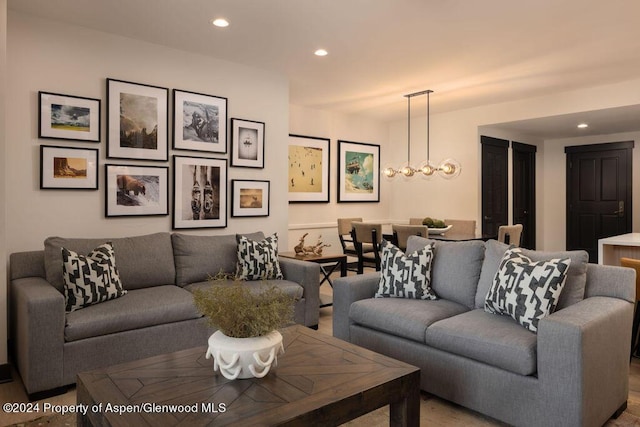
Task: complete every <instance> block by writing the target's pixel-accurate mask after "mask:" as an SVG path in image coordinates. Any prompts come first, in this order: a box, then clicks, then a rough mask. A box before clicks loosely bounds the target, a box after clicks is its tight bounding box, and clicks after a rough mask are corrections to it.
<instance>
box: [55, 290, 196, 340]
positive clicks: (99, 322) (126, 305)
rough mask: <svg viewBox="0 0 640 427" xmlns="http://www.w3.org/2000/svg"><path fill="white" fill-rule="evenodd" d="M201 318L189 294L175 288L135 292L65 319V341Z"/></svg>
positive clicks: (80, 311) (90, 307) (87, 308)
mask: <svg viewBox="0 0 640 427" xmlns="http://www.w3.org/2000/svg"><path fill="white" fill-rule="evenodd" d="M199 317H202V315H201V314H200V313H198V311H197V310H196V308H195V306H194V305H193V296H192V295H191V293H190V292H188V291H186V290H184V289H182V288H180V287H178V286H174V285H166V286H155V287H151V288H144V289H136V290H131V291H129V292H127V294H126V295H123V296H122V297H120V298H118V299H114V300H110V301H105V302H103V303H102V304H97V305H92V306H89V307H85V308H84V309H82V310H77V311H73V312H71V313H68V314H67V316H66V326H65V328H64V336H65V341H77V340H81V339H84V338H90V337H96V336H101V335H107V334H114V333H117V332H123V331H129V330H133V329H140V328H145V327H149V326H155V325H162V324H165V323H172V322H180V321H183V320H189V319H196V318H199Z"/></svg>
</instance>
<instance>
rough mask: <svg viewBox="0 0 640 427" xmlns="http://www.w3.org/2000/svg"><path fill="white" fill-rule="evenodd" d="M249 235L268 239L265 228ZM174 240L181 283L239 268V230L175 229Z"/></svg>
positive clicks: (205, 278)
mask: <svg viewBox="0 0 640 427" xmlns="http://www.w3.org/2000/svg"><path fill="white" fill-rule="evenodd" d="M246 236H247V237H248V238H250V239H252V240H262V239H264V234H263V233H262V232H257V233H251V234H247V235H246ZM171 240H172V243H173V256H174V259H175V263H176V284H177V285H178V286H184V285H187V284H189V283H196V282H202V281H205V280H207V278H208V277H209V276H212V277H213V276H216V275H217V274H218V273H220V272H223V273H226V274H234V273H235V271H236V263H237V262H238V255H237V251H238V243H237V241H236V235H235V234H228V235H223V236H191V235H188V234H180V233H173V235H172V236H171Z"/></svg>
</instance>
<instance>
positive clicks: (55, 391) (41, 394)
mask: <svg viewBox="0 0 640 427" xmlns="http://www.w3.org/2000/svg"><path fill="white" fill-rule="evenodd" d="M67 390H69V387H68V386H66V385H65V386H62V387H56V388H52V389H51V390H44V391H37V392H35V393H29V394H27V397H28V398H29V402H33V401H35V400H42V399H48V398H50V397H53V396H58V395H59V394H65V393H66V392H67Z"/></svg>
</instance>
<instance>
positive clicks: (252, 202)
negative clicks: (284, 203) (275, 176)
mask: <svg viewBox="0 0 640 427" xmlns="http://www.w3.org/2000/svg"><path fill="white" fill-rule="evenodd" d="M270 184H271V183H270V182H269V181H258V180H244V179H233V180H231V216H232V217H252V216H269V198H270V194H269V188H270Z"/></svg>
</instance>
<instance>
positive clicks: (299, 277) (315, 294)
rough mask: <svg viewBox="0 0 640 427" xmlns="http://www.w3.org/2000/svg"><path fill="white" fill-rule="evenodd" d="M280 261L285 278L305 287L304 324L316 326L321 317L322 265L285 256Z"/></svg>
mask: <svg viewBox="0 0 640 427" xmlns="http://www.w3.org/2000/svg"><path fill="white" fill-rule="evenodd" d="M278 262H279V263H280V269H281V270H282V274H283V276H284V278H285V279H287V280H291V281H292V282H296V283H298V284H299V285H300V286H302V287H303V288H304V292H303V294H302V296H303V297H304V299H305V310H304V324H305V325H306V326H316V325H317V324H318V320H319V318H320V265H319V264H316V263H313V262H309V261H302V260H298V259H292V258H283V257H279V258H278Z"/></svg>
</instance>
